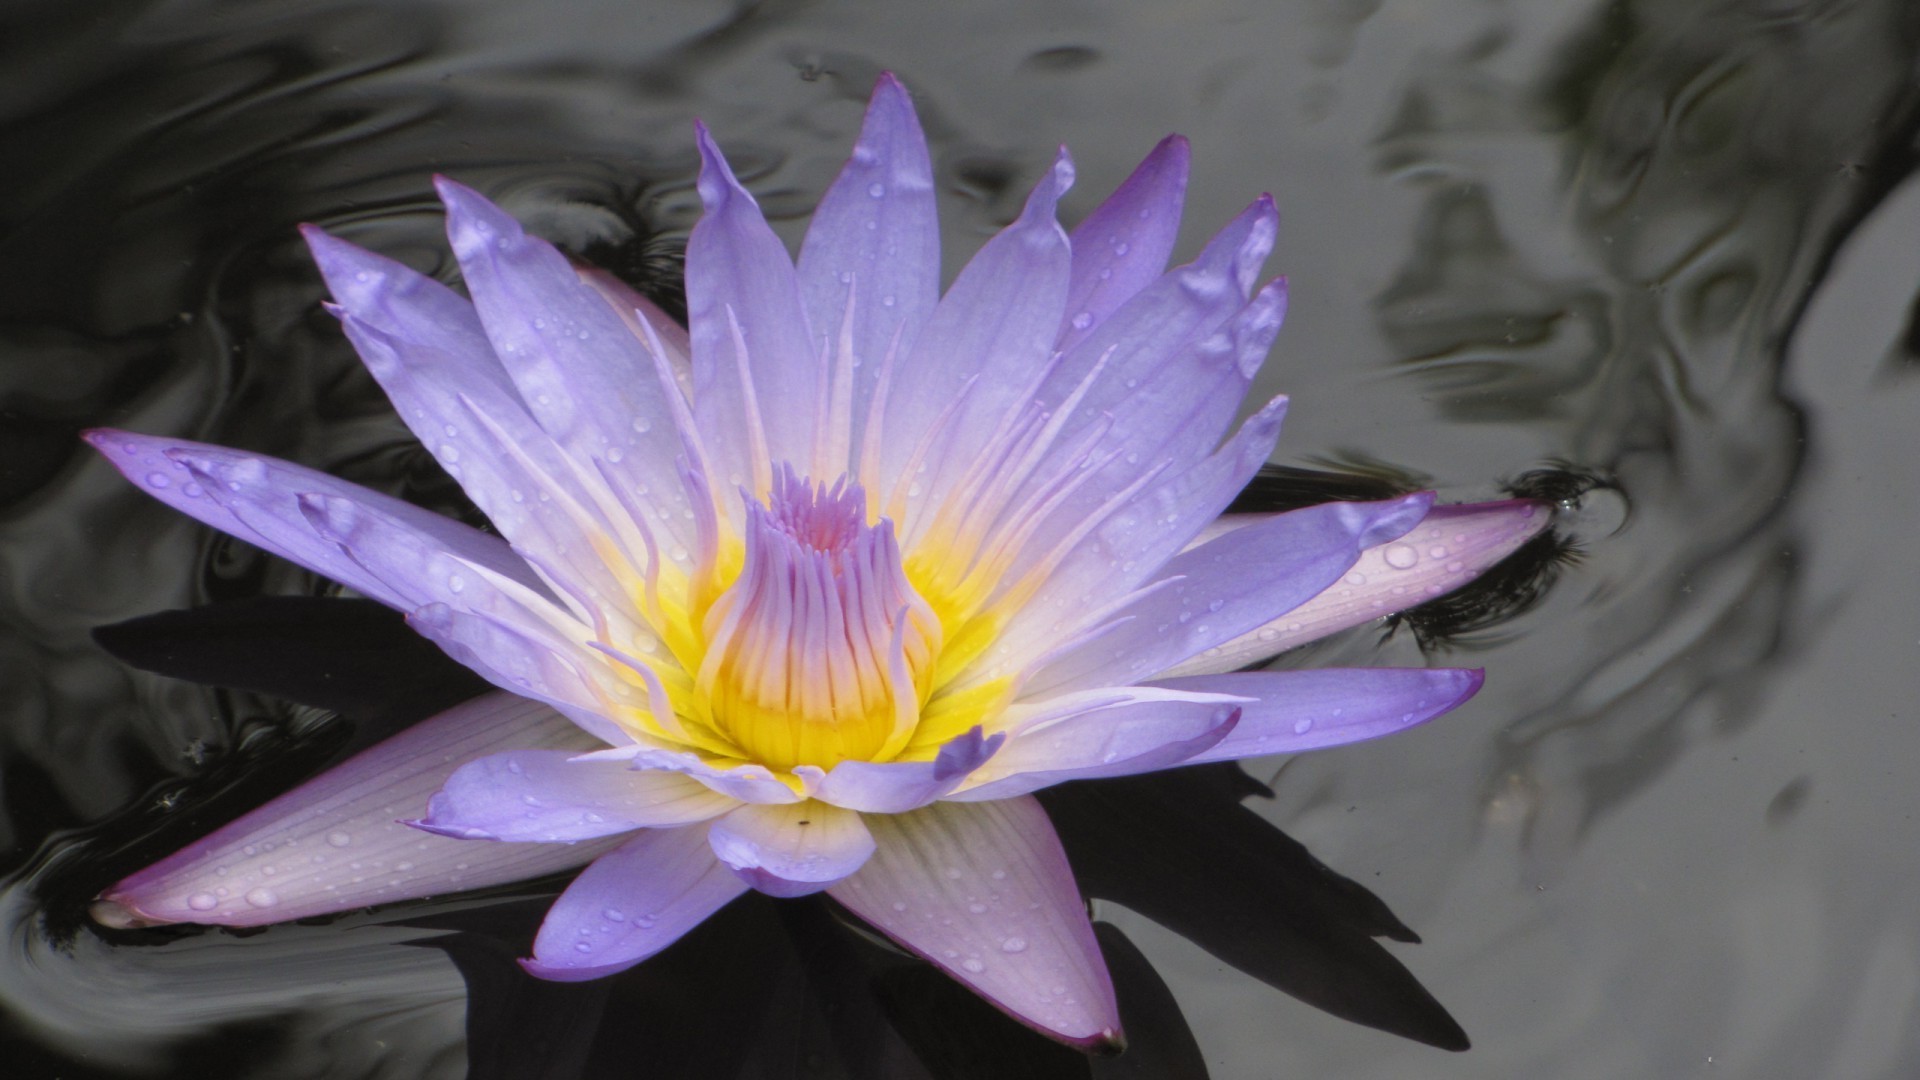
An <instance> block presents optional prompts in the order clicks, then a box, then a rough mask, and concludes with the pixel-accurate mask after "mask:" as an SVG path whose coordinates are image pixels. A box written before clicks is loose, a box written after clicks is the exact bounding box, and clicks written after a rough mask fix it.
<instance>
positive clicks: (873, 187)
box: [867, 180, 887, 199]
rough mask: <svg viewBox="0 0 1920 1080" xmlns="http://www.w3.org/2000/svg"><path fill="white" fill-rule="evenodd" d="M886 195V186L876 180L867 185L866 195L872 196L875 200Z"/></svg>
mask: <svg viewBox="0 0 1920 1080" xmlns="http://www.w3.org/2000/svg"><path fill="white" fill-rule="evenodd" d="M886 193H887V185H885V184H882V183H881V182H880V181H878V180H875V181H874V182H873V183H871V184H868V185H867V194H869V195H871V196H873V197H874V198H876V199H877V198H879V197H880V196H882V195H885V194H886Z"/></svg>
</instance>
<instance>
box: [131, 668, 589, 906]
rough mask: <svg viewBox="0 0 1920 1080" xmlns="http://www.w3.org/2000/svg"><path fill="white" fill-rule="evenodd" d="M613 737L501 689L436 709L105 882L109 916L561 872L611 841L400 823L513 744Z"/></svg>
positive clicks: (455, 887)
mask: <svg viewBox="0 0 1920 1080" xmlns="http://www.w3.org/2000/svg"><path fill="white" fill-rule="evenodd" d="M598 745H600V743H599V742H598V741H597V740H595V739H593V738H592V737H591V736H589V735H587V734H586V733H584V732H582V731H581V730H580V729H579V728H577V727H575V726H574V725H573V724H572V723H571V722H569V721H568V720H567V719H566V718H565V717H562V716H561V715H560V714H558V713H556V712H554V711H553V710H552V709H549V708H547V707H546V706H543V705H540V704H538V703H537V702H532V701H527V700H526V699H524V698H516V697H513V696H512V695H509V694H489V695H487V696H486V697H482V698H475V699H474V700H472V701H470V702H467V703H466V704H464V705H459V706H456V707H454V708H452V709H449V710H447V711H446V712H443V713H440V714H439V715H437V716H434V717H431V718H429V719H427V720H423V721H421V722H420V723H418V724H416V725H414V726H413V727H411V728H408V729H407V730H406V731H403V732H401V733H400V734H398V735H395V736H394V737H393V738H391V739H388V740H386V741H385V742H382V743H380V744H378V745H376V746H374V747H372V748H370V749H368V750H366V751H364V752H362V753H360V754H357V755H355V756H354V757H352V758H349V759H348V760H346V761H344V762H342V763H340V764H339V765H336V766H334V767H333V768H331V769H329V770H327V771H326V772H324V773H321V774H320V775H319V776H317V777H315V778H313V779H312V780H309V781H307V782H306V783H304V784H302V785H300V786H299V787H297V788H294V789H293V790H292V791H289V792H287V793H286V794H285V795H282V796H280V797H279V798H277V799H274V800H273V801H272V802H269V803H267V804H266V805H265V806H262V807H260V808H259V809H257V810H254V811H252V812H251V813H248V814H246V815H243V816H242V817H240V818H238V819H237V820H235V821H233V822H232V823H231V824H228V825H226V826H224V827H222V828H220V829H218V830H216V831H215V832H213V833H212V834H211V835H209V836H207V837H206V838H205V839H202V840H199V841H196V842H194V843H192V844H190V845H188V846H187V847H185V848H183V849H181V850H180V851H177V852H175V853H174V854H172V855H170V856H168V857H167V858H165V859H162V860H160V861H159V862H157V863H155V864H153V865H152V866H149V867H147V868H146V869H144V870H142V871H140V872H139V873H137V874H134V875H133V876H131V877H129V878H127V879H125V880H123V881H121V882H119V883H118V884H116V885H114V886H112V887H111V888H109V889H107V890H106V891H105V892H103V893H102V894H101V898H100V900H99V901H98V902H96V904H95V906H94V918H95V919H97V920H99V921H100V922H103V923H105V924H107V925H109V926H117V927H127V926H146V925H152V924H155V923H173V922H198V923H215V924H219V925H223V926H262V925H265V924H267V923H276V922H285V921H287V920H289V919H302V918H306V917H308V916H312V915H325V914H328V913H330V912H336V911H350V910H352V909H354V908H360V907H366V906H368V905H370V904H384V903H389V902H391V901H395V900H408V899H413V898H415V897H421V896H430V895H433V894H436V893H447V892H458V891H460V890H462V889H477V888H481V887H483V886H487V885H498V884H501V883H503V882H509V881H519V880H521V879H523V878H529V877H538V876H540V875H542V874H551V873H555V872H557V871H560V870H565V869H568V868H570V867H574V866H579V865H580V864H582V863H584V862H586V861H588V860H589V859H592V858H593V857H594V856H595V855H597V854H599V853H600V852H602V851H605V850H607V848H608V847H609V846H610V845H609V843H608V842H601V841H595V842H590V843H583V844H574V845H558V844H484V843H476V842H474V841H470V840H452V839H448V838H446V837H441V836H431V835H428V834H426V833H423V832H420V831H419V830H418V829H410V828H408V827H407V826H405V825H403V824H401V823H400V822H399V821H398V820H396V819H399V818H407V817H413V816H414V815H417V814H419V813H420V812H421V811H423V810H424V809H425V808H426V805H427V800H428V798H429V797H430V796H432V795H433V793H434V792H435V791H437V790H439V789H440V787H441V786H442V785H443V784H445V783H446V781H447V778H448V776H449V775H450V774H451V773H452V772H453V771H454V770H455V769H456V768H457V767H459V766H460V764H461V763H463V762H466V761H470V760H472V759H473V758H475V757H478V756H480V755H483V754H489V753H496V752H499V751H501V750H504V749H507V748H510V747H519V748H533V749H540V748H554V749H556V750H558V749H566V750H568V751H575V750H584V749H587V748H589V747H593V746H598Z"/></svg>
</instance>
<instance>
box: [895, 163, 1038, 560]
mask: <svg viewBox="0 0 1920 1080" xmlns="http://www.w3.org/2000/svg"><path fill="white" fill-rule="evenodd" d="M1072 183H1073V163H1072V161H1071V160H1070V159H1069V158H1068V157H1067V154H1066V151H1065V150H1064V149H1063V150H1062V151H1061V152H1060V156H1059V157H1058V158H1056V159H1055V161H1054V164H1053V168H1051V169H1050V170H1048V172H1047V175H1046V176H1045V177H1043V178H1042V179H1041V181H1040V183H1039V184H1038V185H1036V186H1035V187H1034V189H1033V194H1032V195H1030V196H1029V197H1028V198H1027V203H1026V207H1025V209H1024V210H1022V211H1021V214H1020V217H1019V219H1018V220H1016V221H1015V222H1014V223H1013V224H1011V225H1009V226H1007V227H1006V228H1005V229H1003V230H1001V232H1000V233H999V234H998V235H996V236H995V237H994V238H993V239H991V240H989V241H987V243H986V246H984V247H982V248H981V249H980V252H979V253H978V254H976V255H975V256H974V257H973V259H972V261H970V262H969V263H967V266H966V269H964V270H962V271H960V276H959V277H958V278H957V279H956V280H955V281H954V283H953V287H952V288H950V289H948V290H947V294H946V296H944V297H942V298H941V300H940V304H939V306H938V307H936V308H935V309H934V312H933V315H932V317H931V318H929V319H928V320H927V324H926V326H924V327H922V328H921V330H920V334H919V336H918V337H917V338H915V339H914V343H913V348H912V350H911V352H910V353H908V355H907V356H906V358H905V359H904V360H902V361H901V365H900V369H899V371H898V372H897V373H896V375H895V377H894V382H893V386H892V389H891V390H890V391H889V396H888V399H887V403H886V406H887V407H886V414H885V416H886V418H885V421H884V425H885V428H884V431H885V435H886V439H885V444H884V456H883V461H882V462H881V474H880V475H881V478H882V480H883V484H884V485H885V488H891V487H892V486H893V485H894V484H895V483H896V482H897V481H899V480H901V479H902V474H903V473H904V472H905V470H906V468H907V467H908V463H909V462H910V461H911V460H912V456H913V454H914V451H915V449H916V447H917V445H918V443H919V440H920V439H921V437H922V436H923V435H924V434H925V433H926V432H927V431H928V430H930V429H931V428H932V427H933V426H934V424H935V422H936V421H937V420H938V418H939V417H940V415H941V414H942V413H943V412H944V411H945V410H946V409H947V408H948V406H950V405H952V404H953V401H954V395H955V394H957V393H959V392H960V391H961V390H962V389H964V388H966V387H967V386H968V385H969V383H970V382H971V383H972V389H971V391H970V392H969V395H968V397H967V399H966V401H965V402H964V403H963V405H962V407H961V409H960V411H959V413H958V416H957V418H956V419H955V421H954V422H953V424H952V425H951V427H950V428H949V429H948V430H947V431H946V432H945V435H944V438H943V440H942V442H941V444H940V448H939V453H938V454H937V455H936V456H935V457H934V458H933V459H932V460H931V461H930V462H929V466H928V469H929V474H930V475H929V478H928V482H927V483H925V484H923V485H922V487H923V488H924V489H925V490H924V493H923V494H922V496H920V497H919V500H918V502H917V504H916V506H917V507H932V506H937V505H938V504H939V500H940V499H941V497H942V496H943V494H944V493H945V491H946V490H947V488H948V487H949V486H951V485H952V484H953V483H954V482H955V481H956V480H957V479H958V478H959V477H960V475H962V474H963V473H964V472H965V471H966V468H967V466H968V465H969V464H970V463H971V462H972V460H973V459H974V457H975V456H977V454H978V452H979V451H980V450H981V448H982V447H983V446H985V445H986V442H987V440H988V439H989V437H990V436H991V435H992V433H993V432H994V430H995V428H996V427H997V426H998V425H999V423H1000V422H1001V419H1002V417H1004V416H1005V415H1006V413H1007V411H1008V410H1009V409H1010V408H1013V407H1014V406H1015V405H1016V404H1018V403H1019V401H1018V399H1019V397H1020V396H1021V395H1024V394H1026V393H1028V392H1029V390H1030V387H1031V385H1032V381H1033V378H1034V375H1035V374H1036V373H1037V372H1038V371H1039V370H1040V369H1041V368H1042V366H1043V365H1044V364H1045V363H1046V360H1047V358H1048V356H1050V355H1051V354H1052V352H1053V341H1054V337H1055V335H1056V333H1057V331H1058V330H1059V325H1060V312H1061V310H1062V306H1063V305H1064V304H1065V302H1066V294H1067V274H1068V270H1069V262H1070V254H1069V252H1068V248H1067V236H1066V233H1065V232H1063V231H1062V230H1061V228H1060V224H1059V222H1057V221H1056V220H1054V208H1055V207H1056V206H1057V205H1058V204H1059V201H1060V196H1061V195H1062V194H1064V193H1065V192H1066V190H1067V188H1068V187H1069V186H1070V185H1071V184H1072ZM976 377H977V381H975V380H976ZM885 488H883V490H882V492H881V494H882V497H883V498H884V492H885ZM897 524H899V525H900V526H901V527H902V528H903V530H906V531H911V528H910V525H909V523H908V522H904V521H902V522H897Z"/></svg>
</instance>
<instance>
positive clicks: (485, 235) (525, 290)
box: [435, 177, 692, 545]
mask: <svg viewBox="0 0 1920 1080" xmlns="http://www.w3.org/2000/svg"><path fill="white" fill-rule="evenodd" d="M435 186H436V187H437V189H438V190H439V192H440V198H441V200H442V201H443V202H445V203H446V206H447V238H448V240H449V241H451V243H452V245H453V253H454V256H455V258H457V259H459V261H460V272H461V274H462V275H463V276H464V277H465V278H466V281H467V288H468V290H469V291H470V292H472V293H473V301H474V308H475V310H476V311H478V313H479V315H480V321H481V324H482V325H483V326H484V327H485V328H486V333H487V337H488V339H489V340H490V341H492V343H493V347H494V351H495V353H496V354H497V355H498V356H499V358H500V362H501V363H502V364H503V365H504V366H505V367H506V369H507V373H508V374H509V375H510V376H511V377H512V378H513V382H514V385H515V386H516V387H517V388H518V389H519V391H520V397H521V399H522V400H524V401H525V402H526V405H527V408H528V409H529V410H530V411H531V412H532V414H533V417H534V419H535V420H537V421H538V422H539V424H540V426H541V427H542V428H544V429H545V430H546V432H547V433H548V434H549V435H550V436H552V437H553V439H554V441H555V442H557V443H559V444H560V446H562V447H564V448H565V449H566V450H567V452H568V453H569V454H570V455H571V456H572V457H573V459H574V460H575V461H576V462H579V463H582V464H583V465H584V464H586V463H589V462H597V463H598V465H597V467H598V468H599V469H601V470H604V472H605V473H606V474H608V475H609V476H610V477H611V478H612V479H613V480H615V481H616V482H618V483H619V484H621V485H622V487H623V488H624V494H625V496H626V497H627V498H629V499H632V500H635V501H636V502H637V503H638V504H639V505H640V506H642V507H645V508H647V509H650V510H652V511H653V513H652V514H651V515H650V516H649V519H648V520H649V522H650V523H655V522H657V523H658V524H659V526H660V527H662V528H666V529H668V530H670V531H674V530H678V531H677V532H676V533H675V536H676V539H678V541H679V542H680V543H682V544H689V545H690V543H691V538H692V529H691V527H690V526H688V525H687V524H686V523H685V522H686V520H687V519H686V517H685V510H686V509H687V500H686V492H685V489H684V488H683V487H682V486H681V484H680V474H679V468H678V466H677V465H676V464H675V459H676V458H677V457H678V455H679V453H680V450H681V447H680V437H679V434H678V428H677V427H676V426H675V424H674V421H673V414H672V410H671V408H670V406H669V403H668V400H667V398H666V396H665V388H664V387H662V386H661V384H660V379H659V378H658V377H657V375H656V372H655V368H654V365H653V361H652V360H651V359H650V358H649V357H648V355H647V352H646V348H645V346H644V344H643V343H642V342H641V341H640V340H638V339H636V338H635V337H634V336H633V333H632V331H630V330H629V329H628V328H627V324H626V323H625V322H623V321H622V320H621V318H620V316H619V315H618V314H616V313H615V312H614V310H613V308H612V307H611V306H610V305H609V304H608V303H607V302H606V300H605V299H603V298H602V297H601V295H600V293H599V292H597V291H596V290H595V289H594V288H593V287H592V286H589V285H588V284H586V283H585V282H583V281H581V280H580V276H579V275H578V274H576V273H575V272H574V269H573V266H572V264H570V263H568V262H567V260H566V257H565V256H563V255H561V254H560V253H559V252H558V251H555V250H554V249H553V247H552V245H550V244H548V243H546V242H545V241H543V240H541V239H539V238H538V237H533V236H528V235H527V234H526V232H525V230H523V229H522V228H521V227H520V224H519V223H518V222H516V221H514V220H513V218H512V217H511V216H509V215H508V214H507V213H506V212H505V211H503V210H501V209H500V208H499V207H497V206H495V205H493V204H492V203H490V202H488V201H487V200H486V199H485V198H483V197H482V196H481V195H480V194H479V193H478V192H475V191H473V190H472V189H470V188H467V187H463V186H462V185H460V184H457V183H454V182H453V181H451V180H448V179H446V178H445V177H439V178H437V179H436V181H435Z"/></svg>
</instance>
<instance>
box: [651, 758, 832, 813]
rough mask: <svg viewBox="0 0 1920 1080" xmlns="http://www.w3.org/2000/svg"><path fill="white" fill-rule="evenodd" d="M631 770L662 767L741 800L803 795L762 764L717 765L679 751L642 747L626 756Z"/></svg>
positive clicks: (776, 800) (762, 800)
mask: <svg viewBox="0 0 1920 1080" xmlns="http://www.w3.org/2000/svg"><path fill="white" fill-rule="evenodd" d="M629 760H631V762H632V765H631V767H632V768H635V769H664V770H666V771H667V772H675V773H682V774H684V775H686V776H690V777H692V778H694V779H695V780H698V781H700V782H701V783H702V784H705V785H706V786H707V787H709V788H712V789H713V790H714V791H717V792H719V793H720V794H722V795H725V796H728V797H729V798H734V799H738V800H740V801H741V802H747V803H758V804H761V805H773V804H777V803H792V802H799V801H800V800H801V799H804V798H806V794H804V793H802V792H797V791H795V790H794V789H792V788H791V787H788V786H787V785H786V784H785V783H783V782H781V781H780V780H778V779H775V778H774V775H773V773H772V772H771V771H769V770H768V769H767V768H766V766H764V765H734V766H730V767H724V768H723V767H720V766H715V765H709V764H707V763H706V762H704V761H702V760H700V757H699V755H697V754H691V753H686V752H683V751H679V750H655V749H643V750H639V751H636V752H634V754H633V755H632V757H631V758H630V759H629Z"/></svg>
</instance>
